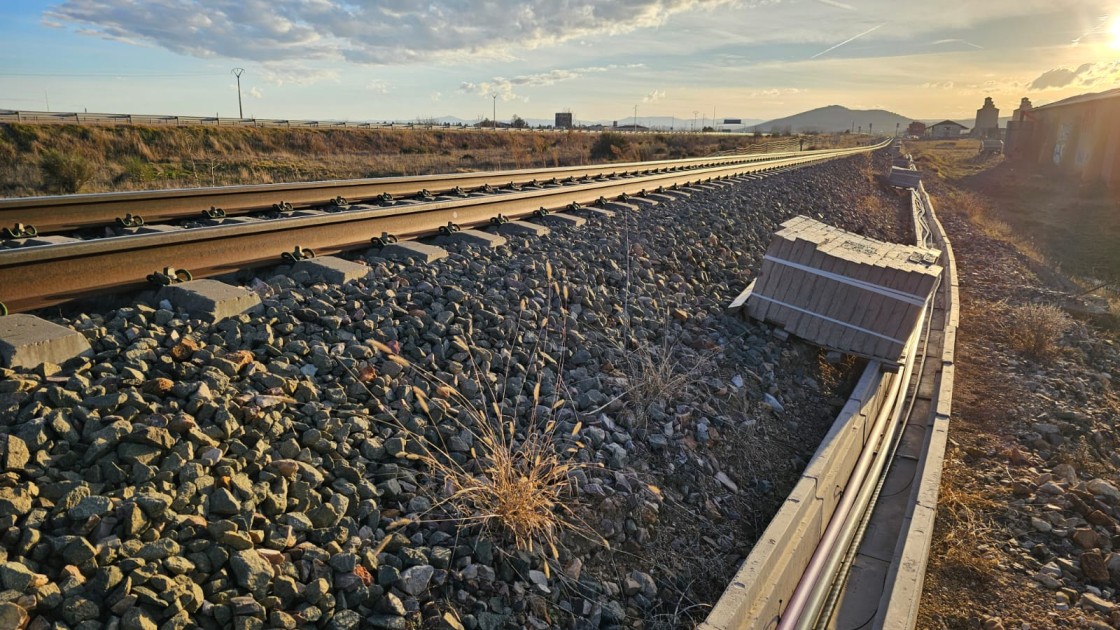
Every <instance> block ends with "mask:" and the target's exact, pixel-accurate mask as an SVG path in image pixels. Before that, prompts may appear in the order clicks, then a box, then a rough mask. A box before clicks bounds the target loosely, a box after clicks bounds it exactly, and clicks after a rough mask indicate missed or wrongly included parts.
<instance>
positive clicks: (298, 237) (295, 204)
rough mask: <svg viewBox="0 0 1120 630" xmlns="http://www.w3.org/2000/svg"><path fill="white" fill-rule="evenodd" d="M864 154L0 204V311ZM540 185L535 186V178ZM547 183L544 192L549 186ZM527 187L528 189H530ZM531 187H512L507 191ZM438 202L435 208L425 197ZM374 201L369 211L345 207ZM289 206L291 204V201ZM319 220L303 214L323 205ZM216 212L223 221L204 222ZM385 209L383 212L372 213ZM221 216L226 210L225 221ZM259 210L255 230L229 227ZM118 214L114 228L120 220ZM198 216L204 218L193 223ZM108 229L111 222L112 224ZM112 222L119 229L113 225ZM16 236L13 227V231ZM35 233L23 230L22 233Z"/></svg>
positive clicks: (248, 223)
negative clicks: (180, 274) (402, 199)
mask: <svg viewBox="0 0 1120 630" xmlns="http://www.w3.org/2000/svg"><path fill="white" fill-rule="evenodd" d="M867 150H869V148H867V147H861V148H858V149H841V150H827V151H815V152H807V153H805V154H794V155H790V154H778V155H771V156H766V157H760V156H749V157H743V156H737V157H724V158H701V159H693V160H683V161H672V162H653V163H638V164H622V165H611V166H609V167H606V166H597V167H582V168H564V169H558V170H557V169H552V170H546V171H512V172H511V171H505V172H499V173H486V174H477V173H471V174H463V175H450V176H429V177H420V178H390V179H387V180H358V181H356V182H316V183H311V184H287V185H270V186H246V187H231V188H216V189H199V190H175V191H163V192H157V193H122V194H109V195H71V196H65V197H42V198H23V199H17V200H6V201H3V202H0V219H2V220H3V222H4V223H3V224H4V225H10V227H8V228H6V230H7V231H8V234H9V236H10V237H15V238H9V241H8V246H7V248H5V249H0V303H3V304H4V305H5V308H6V309H7V310H8V311H10V312H18V311H28V310H33V309H38V308H43V307H46V306H51V305H56V304H60V303H64V302H67V301H70V300H74V299H77V298H81V297H87V296H90V295H97V294H101V293H105V292H108V291H111V290H122V289H129V288H138V287H142V286H144V285H145V283H146V282H147V281H148V280H147V279H148V277H149V275H151V274H153V272H157V271H159V270H161V269H168V268H173V269H178V270H188V271H189V273H190V275H191V276H193V277H208V276H215V275H221V274H226V273H230V272H233V271H237V270H240V269H245V268H249V267H254V266H262V265H267V264H277V263H279V262H280V261H281V260H282V257H283V256H284V255H285V254H291V253H292V252H296V251H307V250H311V251H314V252H316V253H319V254H324V253H337V252H342V251H347V250H354V249H360V248H368V247H370V246H371V241H374V242H376V243H383V242H384V241H391V240H398V239H400V240H407V239H416V238H421V237H424V236H431V235H436V234H438V233H439V232H440V230H441V229H442V230H445V231H446V230H458V229H461V228H471V227H477V226H487V225H491V224H495V223H502V222H505V221H507V220H510V219H518V218H524V217H532V216H534V215H536V216H541V215H544V214H547V213H548V212H551V211H566V210H575V209H578V208H580V207H581V206H586V205H591V204H600V205H601V204H606V203H610V200H620V199H621V200H625V199H626V198H627V197H628V196H630V195H639V196H640V195H648V194H656V191H658V190H671V189H673V188H675V187H681V186H686V185H689V184H695V183H698V182H703V181H711V180H719V179H723V178H730V177H740V176H758V175H759V174H764V173H767V172H772V171H775V170H778V169H787V168H794V167H798V166H803V165H807V164H811V163H814V162H819V161H822V160H828V159H832V158H836V157H841V156H845V155H850V154H852V153H855V152H860V151H867ZM546 177H547V178H548V180H547V181H545V182H544V183H541V182H540V180H541V179H542V178H546ZM553 179H555V182H554V183H553V182H552V180H553ZM507 180H513V184H512V185H508V184H507V185H506V187H505V189H504V190H498V189H495V188H494V187H493V185H492V184H491V185H490V188H489V189H486V190H485V191H484V192H480V191H477V190H476V191H474V192H473V193H470V192H465V190H464V189H463V187H464V185H467V186H486V185H487V184H486V182H491V183H492V182H503V181H507ZM534 180H536V183H535V184H534V183H531V182H533V181H534ZM519 181H520V182H526V181H527V182H530V183H529V184H518V183H517V182H519ZM418 186H426V187H427V188H426V190H425V192H426V193H427V194H423V195H421V197H422V198H421V199H413V200H412V201H410V202H408V203H389V202H390V201H394V202H395V196H394V194H393V192H392V191H394V190H396V191H398V192H399V191H401V190H409V191H413V193H415V189H416V188H417V187H418ZM432 190H436V191H439V192H441V193H449V192H450V193H452V194H441V195H439V196H437V195H435V194H432V193H431V191H432ZM351 199H375V200H378V202H377V203H350V200H351ZM289 200H294V201H289ZM331 200H334V203H333V204H332V205H331V207H329V208H327V209H324V210H314V209H304V210H300V208H310V207H311V206H315V205H317V204H320V203H324V202H326V203H330V201H331ZM219 203H220V204H223V206H224V208H223V212H224V215H225V216H219V214H218V213H217V212H212V211H207V207H208V206H215V205H216V204H219ZM382 203H384V205H382ZM225 208H228V209H225ZM259 210H265V211H266V214H267V215H268V216H267V217H265V218H256V219H254V218H250V217H245V216H241V217H236V216H234V217H231V216H230V215H231V214H234V213H242V214H248V213H250V212H253V211H259ZM122 212H124V213H125V214H124V217H122V216H121V213H122ZM203 212H207V215H206V216H205V217H203ZM129 215H131V217H132V221H131V225H129V226H128V227H126V228H125V231H124V233H123V234H120V235H117V236H111V237H106V238H94V239H90V240H78V239H72V238H69V237H66V236H63V235H62V233H63V232H65V231H67V230H81V229H89V228H93V227H97V226H100V227H101V228H104V227H105V226H106V224H107V221H113V222H114V223H128V222H129V220H128V218H127V217H128V216H129ZM145 215H147V217H156V218H159V219H161V220H171V219H175V218H179V217H184V216H196V217H198V218H199V222H198V223H197V225H198V227H195V228H193V229H181V228H178V227H175V226H163V227H155V226H153V225H152V224H151V223H150V222H148V221H147V220H144V221H136V220H135V218H136V217H143V216H145ZM110 217H112V219H110ZM118 218H119V219H122V221H117V219H118ZM21 224H22V225H21ZM33 225H34V226H42V227H34V228H29V227H28V226H33Z"/></svg>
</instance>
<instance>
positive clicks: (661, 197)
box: [641, 191, 678, 203]
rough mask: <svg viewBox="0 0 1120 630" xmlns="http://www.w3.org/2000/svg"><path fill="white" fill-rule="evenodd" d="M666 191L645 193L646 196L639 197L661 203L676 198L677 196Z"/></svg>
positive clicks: (669, 201)
mask: <svg viewBox="0 0 1120 630" xmlns="http://www.w3.org/2000/svg"><path fill="white" fill-rule="evenodd" d="M667 192H668V191H666V192H664V193H646V196H645V197H641V199H653V200H654V201H660V202H661V203H671V202H673V201H676V200H677V199H678V197H677V196H675V195H670V194H667Z"/></svg>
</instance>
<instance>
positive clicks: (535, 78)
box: [458, 64, 642, 102]
mask: <svg viewBox="0 0 1120 630" xmlns="http://www.w3.org/2000/svg"><path fill="white" fill-rule="evenodd" d="M640 67H642V64H631V65H627V66H618V65H609V66H588V67H584V68H573V69H571V70H562V69H558V70H549V71H547V72H537V73H533V74H523V75H518V76H516V77H513V78H512V79H506V78H505V77H493V78H492V79H490V80H489V81H479V82H474V81H463V82H462V83H460V84H459V90H458V91H459V92H463V93H465V94H477V95H479V96H493V95H495V94H497V95H498V98H500V99H502V102H507V101H512V100H519V101H524V102H528V101H529V98H528V97H527V96H524V95H522V94H519V93H517V92H516V91H515V90H517V89H519V88H525V87H543V86H548V85H553V84H556V83H560V82H561V81H571V80H572V79H578V78H580V77H582V76H584V75H587V74H597V73H601V72H610V71H611V70H615V69H619V68H640Z"/></svg>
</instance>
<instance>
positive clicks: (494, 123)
mask: <svg viewBox="0 0 1120 630" xmlns="http://www.w3.org/2000/svg"><path fill="white" fill-rule="evenodd" d="M490 96H491V97H492V98H493V99H494V103H493V105H494V111H493V112H492V114H491V115H492V116H493V117H492V118H491V119H490V128H491V129H497V128H498V93H497V92H494V93H493V94H491V95H490Z"/></svg>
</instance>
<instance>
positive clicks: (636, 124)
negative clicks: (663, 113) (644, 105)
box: [634, 105, 638, 131]
mask: <svg viewBox="0 0 1120 630" xmlns="http://www.w3.org/2000/svg"><path fill="white" fill-rule="evenodd" d="M637 130H638V106H637V105H634V131H637Z"/></svg>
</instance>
